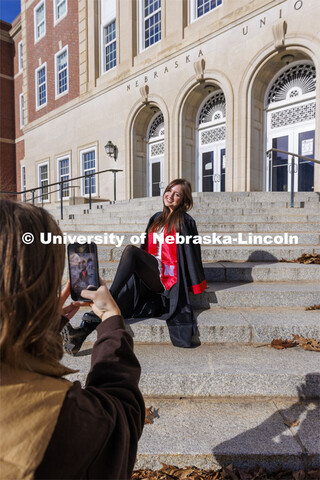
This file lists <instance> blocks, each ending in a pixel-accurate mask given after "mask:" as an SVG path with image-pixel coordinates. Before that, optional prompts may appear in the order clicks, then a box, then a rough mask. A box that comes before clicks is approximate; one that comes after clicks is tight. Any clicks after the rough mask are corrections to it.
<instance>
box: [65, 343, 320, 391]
mask: <svg viewBox="0 0 320 480" xmlns="http://www.w3.org/2000/svg"><path fill="white" fill-rule="evenodd" d="M135 353H136V355H137V357H138V359H139V362H140V364H141V369H142V373H141V378H140V389H141V391H142V393H143V395H144V396H145V397H152V398H154V397H167V398H168V397H171V398H179V397H233V398H237V397H247V398H252V397H298V396H299V394H300V393H301V389H302V386H303V385H304V384H305V382H306V381H307V388H308V390H307V392H305V394H306V396H307V397H308V398H314V397H319V396H320V384H319V374H317V373H315V372H318V370H319V359H318V354H317V353H316V352H312V351H305V350H303V349H302V348H300V347H296V348H290V349H286V350H276V349H273V348H268V347H258V348H255V347H253V346H243V345H219V344H216V345H201V346H199V347H197V348H191V349H189V348H176V347H173V346H172V345H157V347H156V348H155V346H154V345H135ZM90 360H91V349H89V350H82V351H80V352H79V354H78V356H75V357H71V356H70V355H67V354H66V355H65V356H64V357H63V363H64V364H65V365H68V366H69V367H70V368H74V369H78V370H79V372H77V373H74V374H72V375H69V376H68V378H69V379H70V380H71V381H75V380H79V381H80V382H82V384H84V382H85V378H86V375H87V373H88V371H89V369H90Z"/></svg>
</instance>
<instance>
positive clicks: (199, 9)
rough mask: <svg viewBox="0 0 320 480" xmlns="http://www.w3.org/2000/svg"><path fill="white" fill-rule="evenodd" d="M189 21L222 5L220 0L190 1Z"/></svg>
mask: <svg viewBox="0 0 320 480" xmlns="http://www.w3.org/2000/svg"><path fill="white" fill-rule="evenodd" d="M190 1H191V21H193V20H196V19H197V18H199V17H202V15H205V14H206V13H208V12H210V11H211V10H213V9H215V8H217V7H219V6H220V5H222V0H190Z"/></svg>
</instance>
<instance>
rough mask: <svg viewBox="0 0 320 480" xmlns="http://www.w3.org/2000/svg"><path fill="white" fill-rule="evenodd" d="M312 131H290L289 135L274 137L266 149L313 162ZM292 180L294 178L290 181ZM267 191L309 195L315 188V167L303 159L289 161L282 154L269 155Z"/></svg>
mask: <svg viewBox="0 0 320 480" xmlns="http://www.w3.org/2000/svg"><path fill="white" fill-rule="evenodd" d="M314 139H315V131H314V130H309V129H305V131H303V129H302V128H293V129H292V130H291V132H290V133H289V134H288V135H281V136H274V137H273V138H271V139H270V141H271V144H270V143H269V145H268V148H271V146H272V148H276V149H278V150H283V151H285V152H293V153H298V154H299V155H303V156H304V157H309V158H310V159H313V158H314ZM292 176H293V178H292ZM267 179H268V185H267V187H268V188H267V190H268V191H270V192H291V185H292V181H293V188H294V191H295V192H312V191H313V188H314V164H313V163H312V162H310V161H308V160H306V159H300V158H298V157H294V162H293V165H292V157H291V156H289V157H288V155H287V154H285V153H281V152H272V156H271V158H270V159H269V161H268V162H267Z"/></svg>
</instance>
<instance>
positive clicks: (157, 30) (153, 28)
mask: <svg viewBox="0 0 320 480" xmlns="http://www.w3.org/2000/svg"><path fill="white" fill-rule="evenodd" d="M142 4H143V5H142V17H143V25H142V30H143V40H142V50H143V49H145V48H148V47H150V46H151V45H153V44H154V43H157V42H159V41H160V40H161V0H142Z"/></svg>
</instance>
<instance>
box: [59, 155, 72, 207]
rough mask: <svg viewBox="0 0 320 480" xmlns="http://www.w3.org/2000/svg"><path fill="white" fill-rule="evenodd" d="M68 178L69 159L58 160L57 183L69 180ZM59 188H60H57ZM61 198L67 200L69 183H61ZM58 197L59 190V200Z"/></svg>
mask: <svg viewBox="0 0 320 480" xmlns="http://www.w3.org/2000/svg"><path fill="white" fill-rule="evenodd" d="M69 178H70V157H69V156H67V157H64V158H58V182H60V181H61V180H69ZM59 188H60V187H59ZM62 189H63V190H62V197H63V198H69V196H70V191H69V190H70V189H69V182H65V183H63V186H62ZM60 198H61V196H60V189H59V199H60Z"/></svg>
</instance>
